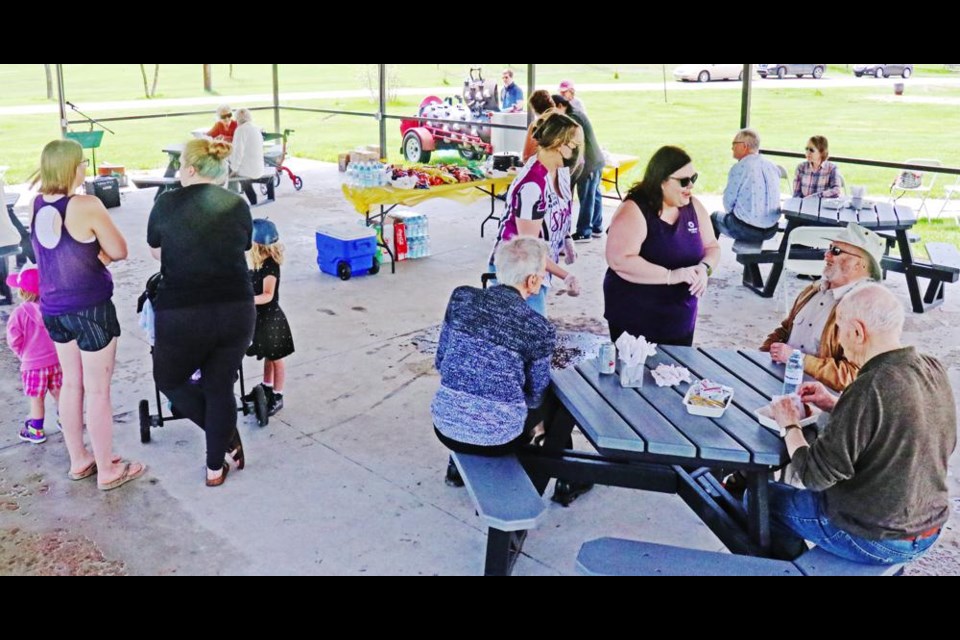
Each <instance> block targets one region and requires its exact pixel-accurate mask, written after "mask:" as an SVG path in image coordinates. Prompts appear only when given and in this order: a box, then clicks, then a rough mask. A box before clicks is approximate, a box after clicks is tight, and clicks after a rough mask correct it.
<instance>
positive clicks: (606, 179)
mask: <svg viewBox="0 0 960 640" xmlns="http://www.w3.org/2000/svg"><path fill="white" fill-rule="evenodd" d="M638 162H640V158H638V157H637V156H623V155H619V154H616V153H611V154H610V164H608V165H606V166H605V167H604V168H603V173H602V176H601V177H602V178H603V182H601V183H600V184H601V185H602V186H603V190H604V191H610V189H613V188H614V187H616V186H617V180H618V178H620V177H622V176H623V175H624V174H626V173H627V171H630V169H633V167H634V166H636V164H637V163H638ZM617 169H619V170H620V171H619V174H618V172H617Z"/></svg>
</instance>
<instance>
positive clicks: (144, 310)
mask: <svg viewBox="0 0 960 640" xmlns="http://www.w3.org/2000/svg"><path fill="white" fill-rule="evenodd" d="M159 284H160V274H159V273H155V274H153V275H152V276H150V278H149V279H148V280H147V286H146V288H145V289H144V291H143V293H141V294H140V297H139V298H138V299H137V313H138V314H139V315H140V326H141V327H142V328H143V329H144V330H145V331H146V332H147V338H148V340H149V342H150V354H151V355H153V344H154V336H155V334H154V333H153V324H154V315H153V300H154V299H155V298H156V296H157V287H158V285H159ZM194 376H195V378H194V380H195V381H196V382H197V383H199V382H200V377H199V371H198V372H197V373H196V374H194ZM238 377H239V380H240V406H239V407H237V411H238V412H240V413H242V414H243V415H245V416H248V415H250V414H254V415H256V417H257V424H258V425H259V426H261V427H265V426H267V424H269V422H270V417H269V416H268V415H267V395H266V393H265V392H264V390H263V387H262V386H259V385H257V386H256V387H254V389H253V392H252V393H251V394H250V395H249V396H248V395H247V391H246V389H245V388H244V381H243V365H240V370H239V372H238ZM153 391H154V394H155V397H156V400H157V412H156V413H150V402H149V401H148V400H146V399H144V400H141V401H140V404H139V405H138V407H137V413H138V415H139V418H140V442H142V443H143V444H147V443H148V442H150V429H152V428H154V427H162V426H163V423H164V422H166V421H168V420H180V419H182V418H183V416H182V415H180V414H179V413H177V408H176V407H174V406H170V410H169V415H163V400H162V399H161V397H160V389H158V388H157V386H156V384H154V386H153Z"/></svg>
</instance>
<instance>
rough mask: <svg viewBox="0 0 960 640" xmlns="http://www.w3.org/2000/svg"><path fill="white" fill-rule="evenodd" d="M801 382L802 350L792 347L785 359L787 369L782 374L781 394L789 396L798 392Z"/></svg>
mask: <svg viewBox="0 0 960 640" xmlns="http://www.w3.org/2000/svg"><path fill="white" fill-rule="evenodd" d="M801 384H803V352H802V351H800V349H794V350H793V353H791V354H790V359H789V360H788V361H787V370H786V373H784V374H783V395H785V396H789V395H793V394H796V393H799V392H800V385H801Z"/></svg>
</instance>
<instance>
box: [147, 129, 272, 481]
mask: <svg viewBox="0 0 960 640" xmlns="http://www.w3.org/2000/svg"><path fill="white" fill-rule="evenodd" d="M231 150H232V147H231V145H230V144H229V143H227V142H223V141H220V140H209V139H200V140H191V141H190V142H188V143H187V145H186V148H185V149H184V152H183V155H181V157H180V183H181V184H182V185H183V188H182V189H177V190H176V191H168V192H167V193H164V194H163V195H161V196H160V197H159V198H158V199H157V202H156V203H155V204H154V206H153V211H151V212H150V221H149V223H148V225H147V243H148V244H149V245H150V247H151V252H152V253H153V255H154V257H155V258H157V259H158V260H160V264H161V267H160V272H161V274H162V276H163V277H162V279H161V281H160V285H159V287H158V289H157V298H156V301H155V302H154V309H155V310H156V345H155V347H154V350H153V377H154V380H155V381H156V383H157V387H158V388H159V389H160V391H162V392H163V393H164V395H166V396H167V397H168V398H169V399H170V401H171V402H172V403H173V407H174V409H175V410H176V411H177V412H178V413H179V414H181V415H183V416H186V417H187V418H189V419H190V420H192V421H193V422H195V423H196V424H197V425H198V426H199V427H200V428H201V429H203V430H204V431H205V433H206V443H207V458H206V461H207V464H206V469H207V472H206V484H207V486H208V487H217V486H220V485H221V484H223V482H224V480H225V479H226V477H227V471H229V469H230V466H229V463H233V464H235V465H236V468H237V469H243V467H244V464H245V458H244V454H243V445H242V444H241V442H240V434H239V432H238V431H237V405H236V400H235V399H234V396H233V384H234V380H235V379H236V374H237V370H238V369H239V368H240V363H241V361H242V360H243V354H244V352H245V351H246V350H247V347H248V346H250V342H251V340H252V339H253V328H254V322H255V319H256V310H255V308H254V304H253V286H252V284H251V282H250V275H249V273H248V270H247V260H246V255H245V254H246V251H247V250H248V249H250V246H251V236H252V232H253V220H252V218H251V216H250V207H249V206H248V205H247V203H246V201H245V200H244V199H243V198H242V197H241V196H240V195H238V194H235V193H232V192H230V191H227V190H226V189H224V188H223V187H221V186H219V185H220V184H222V183H223V181H224V179H225V178H226V176H227V162H226V160H227V158H228V157H229V156H230V152H231ZM198 369H199V370H200V372H201V376H202V380H201V383H200V384H199V385H197V384H192V383H191V379H190V378H191V376H192V375H193V373H194V372H196V371H197V370H198Z"/></svg>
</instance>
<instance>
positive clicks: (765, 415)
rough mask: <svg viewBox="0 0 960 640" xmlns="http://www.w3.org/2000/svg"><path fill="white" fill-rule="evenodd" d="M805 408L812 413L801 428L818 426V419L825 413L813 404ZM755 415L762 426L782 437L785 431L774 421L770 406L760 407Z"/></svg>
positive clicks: (801, 422) (802, 423)
mask: <svg viewBox="0 0 960 640" xmlns="http://www.w3.org/2000/svg"><path fill="white" fill-rule="evenodd" d="M803 406H804V408H805V409H806V410H807V411H808V412H809V413H810V415H808V416H807V417H806V418H804V419H803V420H801V421H800V423H799V424H800V426H801V427H809V426H810V425H812V424H816V422H817V418H819V417H820V414H821V413H823V412H822V411H820V409H818V408H817V407H815V406H813V405H812V404H804V405H803ZM753 415H755V416H757V420H758V421H759V422H760V424H762V425H763V426H765V427H767V428H768V429H773V430H774V431H777V432H779V433H781V435H782V433H783V429H782V428H780V425H779V424H777V421H776V420H774V419H773V415H772V414H771V413H770V405H766V406H763V407H760V408H759V409H756V410H755V411H754V412H753Z"/></svg>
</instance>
